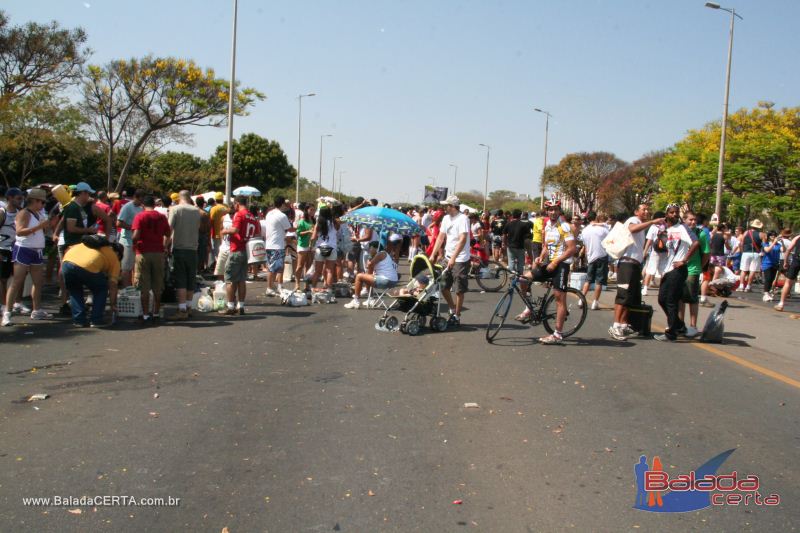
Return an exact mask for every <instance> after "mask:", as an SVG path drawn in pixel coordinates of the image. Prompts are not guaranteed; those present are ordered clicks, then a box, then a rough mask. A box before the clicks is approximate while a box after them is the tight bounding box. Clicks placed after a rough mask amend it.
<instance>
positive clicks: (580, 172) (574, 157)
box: [543, 152, 627, 211]
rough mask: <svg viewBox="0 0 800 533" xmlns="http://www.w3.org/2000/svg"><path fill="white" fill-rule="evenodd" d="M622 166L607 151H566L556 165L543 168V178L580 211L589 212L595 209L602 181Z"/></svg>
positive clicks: (619, 161) (545, 183) (623, 162)
mask: <svg viewBox="0 0 800 533" xmlns="http://www.w3.org/2000/svg"><path fill="white" fill-rule="evenodd" d="M626 165H627V163H625V161H622V160H621V159H618V158H617V157H616V156H615V155H614V154H611V153H608V152H591V153H588V152H580V153H574V154H567V155H566V156H564V158H563V159H562V160H561V161H560V162H559V163H558V164H557V165H553V166H549V167H547V168H546V169H545V172H544V177H543V181H544V185H545V186H548V185H549V186H553V187H555V188H557V189H558V190H559V192H561V194H563V195H565V196H567V197H569V198H570V199H572V200H574V201H575V202H576V203H577V205H578V209H579V210H580V211H590V210H593V209H596V208H597V203H598V194H599V191H600V190H601V188H602V186H603V184H604V183H606V181H607V180H608V179H609V178H610V177H611V176H613V175H614V174H615V173H616V172H619V171H620V170H621V169H623V168H624V167H625V166H626Z"/></svg>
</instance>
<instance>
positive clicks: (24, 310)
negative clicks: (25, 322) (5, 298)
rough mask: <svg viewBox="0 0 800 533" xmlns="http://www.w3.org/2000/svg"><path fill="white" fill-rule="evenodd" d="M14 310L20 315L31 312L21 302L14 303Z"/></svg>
mask: <svg viewBox="0 0 800 533" xmlns="http://www.w3.org/2000/svg"><path fill="white" fill-rule="evenodd" d="M14 312H15V313H19V314H21V315H27V314H29V313H30V312H31V308H30V307H28V306H27V305H25V304H23V303H19V302H17V303H15V304H14Z"/></svg>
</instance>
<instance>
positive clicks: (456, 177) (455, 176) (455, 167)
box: [450, 163, 458, 194]
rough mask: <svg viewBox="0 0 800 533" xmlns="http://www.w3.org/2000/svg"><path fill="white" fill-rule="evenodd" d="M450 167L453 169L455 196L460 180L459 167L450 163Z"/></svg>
mask: <svg viewBox="0 0 800 533" xmlns="http://www.w3.org/2000/svg"><path fill="white" fill-rule="evenodd" d="M450 166H451V167H453V170H454V171H455V172H453V194H456V180H457V179H458V165H456V164H455V163H450Z"/></svg>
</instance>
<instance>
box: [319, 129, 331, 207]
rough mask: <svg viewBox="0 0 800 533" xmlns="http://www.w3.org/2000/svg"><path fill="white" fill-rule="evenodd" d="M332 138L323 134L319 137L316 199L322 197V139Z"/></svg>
mask: <svg viewBox="0 0 800 533" xmlns="http://www.w3.org/2000/svg"><path fill="white" fill-rule="evenodd" d="M325 137H333V134H330V133H325V134H323V135H320V136H319V184H318V185H317V198H319V197H320V196H322V139H324V138H325Z"/></svg>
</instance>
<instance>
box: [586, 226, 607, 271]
mask: <svg viewBox="0 0 800 533" xmlns="http://www.w3.org/2000/svg"><path fill="white" fill-rule="evenodd" d="M607 235H608V228H607V227H606V226H605V224H589V225H588V226H586V227H585V228H583V231H582V232H581V240H582V241H583V246H584V248H585V249H586V261H587V262H589V263H593V262H595V261H597V260H598V259H603V258H604V257H608V254H607V253H606V250H605V248H603V244H602V242H603V239H605V238H606V236H607Z"/></svg>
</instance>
